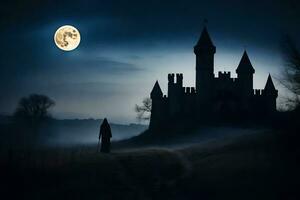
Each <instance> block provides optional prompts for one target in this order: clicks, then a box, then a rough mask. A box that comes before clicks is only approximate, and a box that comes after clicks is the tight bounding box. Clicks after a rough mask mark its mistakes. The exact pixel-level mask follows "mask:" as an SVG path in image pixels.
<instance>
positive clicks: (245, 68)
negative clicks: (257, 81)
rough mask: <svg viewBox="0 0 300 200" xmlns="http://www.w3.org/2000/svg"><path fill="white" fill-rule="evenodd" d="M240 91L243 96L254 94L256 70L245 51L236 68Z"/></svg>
mask: <svg viewBox="0 0 300 200" xmlns="http://www.w3.org/2000/svg"><path fill="white" fill-rule="evenodd" d="M236 73H237V78H238V84H239V92H240V94H241V95H242V96H250V95H252V94H253V74H254V73H255V70H254V68H253V66H252V64H251V62H250V59H249V57H248V54H247V52H246V51H244V54H243V56H242V59H241V61H240V63H239V65H238V67H237V69H236Z"/></svg>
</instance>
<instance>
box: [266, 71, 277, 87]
mask: <svg viewBox="0 0 300 200" xmlns="http://www.w3.org/2000/svg"><path fill="white" fill-rule="evenodd" d="M265 90H268V91H274V90H276V89H275V86H274V83H273V81H272V77H271V75H270V74H269V76H268V80H267V83H266V86H265Z"/></svg>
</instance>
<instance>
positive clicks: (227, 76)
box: [218, 71, 231, 79]
mask: <svg viewBox="0 0 300 200" xmlns="http://www.w3.org/2000/svg"><path fill="white" fill-rule="evenodd" d="M218 76H219V78H220V79H230V76H231V72H230V71H227V72H226V71H224V72H218Z"/></svg>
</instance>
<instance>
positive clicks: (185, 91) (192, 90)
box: [183, 87, 196, 94]
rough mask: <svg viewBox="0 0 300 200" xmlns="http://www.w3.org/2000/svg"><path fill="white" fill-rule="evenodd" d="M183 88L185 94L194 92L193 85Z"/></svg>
mask: <svg viewBox="0 0 300 200" xmlns="http://www.w3.org/2000/svg"><path fill="white" fill-rule="evenodd" d="M183 89H184V93H185V94H196V89H195V87H184V88H183Z"/></svg>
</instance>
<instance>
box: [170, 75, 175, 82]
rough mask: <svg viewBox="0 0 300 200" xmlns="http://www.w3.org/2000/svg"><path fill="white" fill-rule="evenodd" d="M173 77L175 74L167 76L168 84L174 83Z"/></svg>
mask: <svg viewBox="0 0 300 200" xmlns="http://www.w3.org/2000/svg"><path fill="white" fill-rule="evenodd" d="M174 77H175V74H174V73H173V74H168V81H169V83H174Z"/></svg>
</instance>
